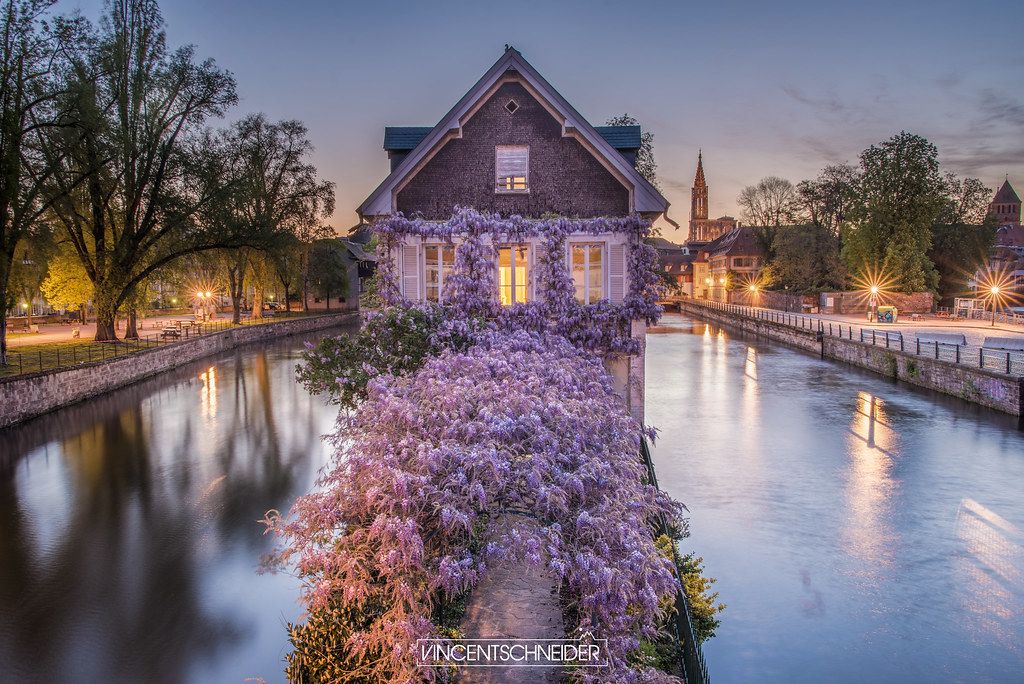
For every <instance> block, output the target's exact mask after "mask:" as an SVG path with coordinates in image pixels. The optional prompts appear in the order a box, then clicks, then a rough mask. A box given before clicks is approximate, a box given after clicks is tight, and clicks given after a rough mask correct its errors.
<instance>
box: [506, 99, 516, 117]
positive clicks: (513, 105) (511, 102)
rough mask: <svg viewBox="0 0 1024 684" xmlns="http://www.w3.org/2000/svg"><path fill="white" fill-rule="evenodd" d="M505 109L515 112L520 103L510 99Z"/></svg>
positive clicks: (510, 112)
mask: <svg viewBox="0 0 1024 684" xmlns="http://www.w3.org/2000/svg"><path fill="white" fill-rule="evenodd" d="M505 109H507V110H508V113H509V114H515V113H516V110H517V109H519V103H518V102H516V101H515V100H509V101H508V104H506V105H505Z"/></svg>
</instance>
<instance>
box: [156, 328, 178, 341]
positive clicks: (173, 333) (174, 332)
mask: <svg viewBox="0 0 1024 684" xmlns="http://www.w3.org/2000/svg"><path fill="white" fill-rule="evenodd" d="M168 337H175V338H178V337H181V331H180V330H178V329H177V328H175V327H174V326H168V327H166V328H164V329H163V330H162V331H161V332H160V338H161V339H164V340H166V339H167V338H168Z"/></svg>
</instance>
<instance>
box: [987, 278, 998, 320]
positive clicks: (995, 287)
mask: <svg viewBox="0 0 1024 684" xmlns="http://www.w3.org/2000/svg"><path fill="white" fill-rule="evenodd" d="M988 290H989V296H990V298H991V299H992V327H993V328H994V327H996V299H997V298H998V297H999V286H998V285H993V286H992V287H990V288H989V289H988Z"/></svg>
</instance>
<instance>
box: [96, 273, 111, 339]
mask: <svg viewBox="0 0 1024 684" xmlns="http://www.w3.org/2000/svg"><path fill="white" fill-rule="evenodd" d="M93 302H94V304H93V306H94V307H95V310H96V336H95V337H94V338H93V339H95V340H96V341H97V342H114V341H116V340H117V329H116V328H115V323H116V321H117V302H116V301H115V300H114V295H113V294H111V293H109V292H105V291H103V288H101V287H100V286H96V289H95V294H94V295H93Z"/></svg>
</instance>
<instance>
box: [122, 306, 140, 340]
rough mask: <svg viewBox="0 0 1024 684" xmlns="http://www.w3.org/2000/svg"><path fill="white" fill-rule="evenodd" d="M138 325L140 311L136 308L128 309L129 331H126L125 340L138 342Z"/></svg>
mask: <svg viewBox="0 0 1024 684" xmlns="http://www.w3.org/2000/svg"><path fill="white" fill-rule="evenodd" d="M137 324H138V311H137V310H136V308H135V307H134V306H132V307H129V308H128V329H127V330H125V331H124V339H126V340H137V339H139V330H138V328H137V327H136V326H137Z"/></svg>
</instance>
